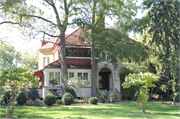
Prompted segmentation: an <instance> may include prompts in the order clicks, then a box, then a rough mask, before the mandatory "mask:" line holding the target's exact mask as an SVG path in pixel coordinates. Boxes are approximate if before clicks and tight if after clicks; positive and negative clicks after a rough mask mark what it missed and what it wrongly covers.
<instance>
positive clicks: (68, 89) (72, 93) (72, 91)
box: [65, 87, 77, 98]
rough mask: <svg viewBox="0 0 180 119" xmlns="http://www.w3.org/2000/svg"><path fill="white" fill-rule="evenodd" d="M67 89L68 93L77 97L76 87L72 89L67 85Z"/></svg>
mask: <svg viewBox="0 0 180 119" xmlns="http://www.w3.org/2000/svg"><path fill="white" fill-rule="evenodd" d="M65 91H66V92H67V93H70V94H71V95H72V96H73V97H74V98H76V97H77V95H76V92H75V91H74V89H72V88H71V87H66V88H65Z"/></svg>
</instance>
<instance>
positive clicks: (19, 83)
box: [0, 66, 38, 118]
mask: <svg viewBox="0 0 180 119" xmlns="http://www.w3.org/2000/svg"><path fill="white" fill-rule="evenodd" d="M0 78H1V86H4V91H9V92H10V94H11V101H10V103H8V107H7V109H6V113H7V114H8V117H9V118H12V116H13V112H14V107H15V101H16V98H17V95H18V92H20V91H21V89H23V88H27V86H28V84H29V82H31V84H32V85H34V84H36V83H38V79H34V78H33V76H32V73H28V72H27V67H25V66H22V67H16V66H11V67H8V68H6V69H1V71H0ZM5 84H6V85H5Z"/></svg>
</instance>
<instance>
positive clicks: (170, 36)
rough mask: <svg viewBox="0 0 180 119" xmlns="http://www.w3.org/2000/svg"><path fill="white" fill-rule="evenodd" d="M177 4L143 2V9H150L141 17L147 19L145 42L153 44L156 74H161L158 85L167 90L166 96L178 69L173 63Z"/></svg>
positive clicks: (175, 58) (164, 0) (165, 0)
mask: <svg viewBox="0 0 180 119" xmlns="http://www.w3.org/2000/svg"><path fill="white" fill-rule="evenodd" d="M179 4H180V2H179V1H178V0H170V1H169V0H161V1H149V0H145V1H144V2H143V7H144V9H150V10H149V11H148V14H147V15H146V16H145V17H144V18H143V19H147V18H148V19H149V20H147V21H148V24H146V26H145V25H144V28H145V30H144V33H146V34H145V35H146V38H145V42H148V43H149V44H151V45H153V46H154V56H155V57H156V58H157V60H156V68H157V69H158V70H157V74H159V75H160V76H161V80H160V83H161V85H160V86H159V87H161V88H162V89H163V90H164V91H167V96H168V98H169V95H170V90H172V88H173V87H174V86H175V85H176V84H175V83H173V82H175V81H178V78H177V77H178V75H176V74H177V73H175V72H177V71H178V70H179V69H178V68H177V67H176V66H175V65H173V64H174V63H175V62H177V63H178V62H179V60H178V55H177V54H179V53H178V52H179V51H178V50H179V28H180V27H179V20H180V19H179V12H180V11H179ZM147 35H149V36H150V38H149V37H147ZM148 47H149V46H148ZM174 61H175V62H174ZM176 86H177V85H176ZM174 91H175V90H174ZM175 92H176V91H175Z"/></svg>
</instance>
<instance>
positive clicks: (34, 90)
mask: <svg viewBox="0 0 180 119" xmlns="http://www.w3.org/2000/svg"><path fill="white" fill-rule="evenodd" d="M37 89H38V87H36V86H34V87H32V88H29V89H28V98H29V99H32V100H33V101H35V99H36V98H39V93H38V90H37Z"/></svg>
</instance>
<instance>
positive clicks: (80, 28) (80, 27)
mask: <svg viewBox="0 0 180 119" xmlns="http://www.w3.org/2000/svg"><path fill="white" fill-rule="evenodd" d="M81 28H83V27H79V28H78V29H76V30H75V31H74V32H72V33H71V34H69V35H68V36H67V37H66V38H68V37H70V36H71V35H73V34H74V33H75V32H77V31H79V30H80V29H81Z"/></svg>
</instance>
